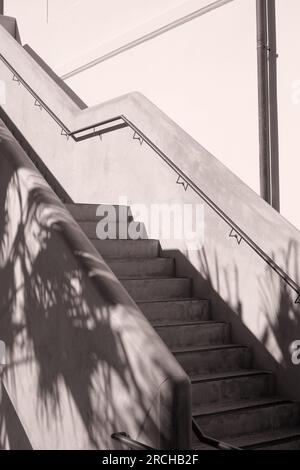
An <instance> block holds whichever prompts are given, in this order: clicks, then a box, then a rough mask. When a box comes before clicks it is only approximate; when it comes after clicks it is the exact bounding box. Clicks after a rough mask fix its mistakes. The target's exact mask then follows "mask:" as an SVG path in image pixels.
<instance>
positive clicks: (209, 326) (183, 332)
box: [154, 322, 230, 348]
mask: <svg viewBox="0 0 300 470" xmlns="http://www.w3.org/2000/svg"><path fill="white" fill-rule="evenodd" d="M154 327H155V329H156V331H157V333H158V334H159V336H160V337H161V338H162V340H163V341H164V342H165V343H166V345H167V346H169V347H170V348H180V347H185V346H187V347H189V346H201V345H204V346H206V345H216V344H225V343H228V340H229V336H230V328H229V325H228V324H226V323H217V322H196V323H194V322H189V323H185V324H180V323H178V322H177V323H176V322H175V323H171V324H164V325H159V326H155V325H154Z"/></svg>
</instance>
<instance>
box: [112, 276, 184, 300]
mask: <svg viewBox="0 0 300 470" xmlns="http://www.w3.org/2000/svg"><path fill="white" fill-rule="evenodd" d="M121 282H122V284H123V286H124V287H125V289H126V290H127V291H128V293H129V295H130V296H131V297H132V298H133V299H134V300H159V299H176V298H179V299H180V298H188V297H190V296H191V282H190V280H189V279H176V278H174V279H151V280H149V279H141V280H139V279H138V280H121Z"/></svg>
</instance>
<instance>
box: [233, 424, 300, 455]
mask: <svg viewBox="0 0 300 470" xmlns="http://www.w3.org/2000/svg"><path fill="white" fill-rule="evenodd" d="M280 433H281V434H283V435H281V436H280V435H279V434H280ZM264 434H265V436H264ZM274 434H275V437H274ZM256 436H257V439H258V440H257V441H255V442H251V443H247V440H248V442H249V439H251V438H255V437H256ZM297 437H299V438H300V426H299V427H298V426H297V427H292V428H281V429H278V435H277V436H276V432H275V433H274V431H269V432H265V433H259V432H258V433H253V434H245V435H243V436H241V437H236V438H232V437H231V438H228V439H226V438H225V439H224V440H226V442H227V443H228V444H235V443H237V444H238V446H239V447H241V448H245V449H247V448H249V449H250V448H252V447H256V446H261V445H268V444H272V443H273V442H274V443H279V442H282V441H287V442H288V441H289V440H294V439H296V438H297ZM243 441H244V442H243ZM239 443H240V444H239Z"/></svg>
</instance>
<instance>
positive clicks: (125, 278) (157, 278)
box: [118, 276, 191, 282]
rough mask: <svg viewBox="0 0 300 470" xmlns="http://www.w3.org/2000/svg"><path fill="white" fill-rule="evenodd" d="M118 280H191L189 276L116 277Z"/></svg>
mask: <svg viewBox="0 0 300 470" xmlns="http://www.w3.org/2000/svg"><path fill="white" fill-rule="evenodd" d="M118 279H119V281H159V282H161V281H191V279H190V278H189V277H174V276H173V277H168V276H166V277H165V276H163V277H158V276H157V277H152V276H151V277H118Z"/></svg>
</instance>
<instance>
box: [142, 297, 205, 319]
mask: <svg viewBox="0 0 300 470" xmlns="http://www.w3.org/2000/svg"><path fill="white" fill-rule="evenodd" d="M138 306H139V307H140V309H141V310H142V312H143V313H144V315H145V316H146V317H147V318H148V320H149V321H150V322H151V323H156V324H158V323H160V322H162V323H164V322H167V321H170V322H173V321H181V322H187V321H207V320H209V319H210V310H209V301H208V300H197V299H187V300H164V301H154V302H153V301H148V302H138Z"/></svg>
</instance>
